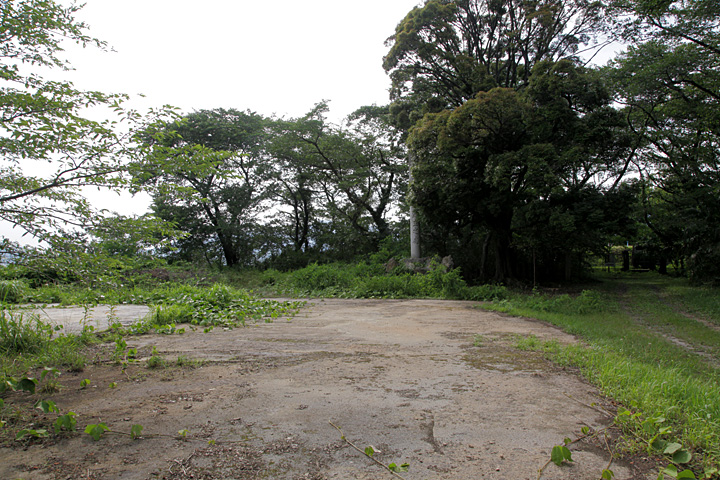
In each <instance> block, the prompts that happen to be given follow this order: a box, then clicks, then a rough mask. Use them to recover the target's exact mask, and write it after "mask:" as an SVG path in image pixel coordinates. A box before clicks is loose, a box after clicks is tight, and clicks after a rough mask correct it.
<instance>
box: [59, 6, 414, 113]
mask: <svg viewBox="0 0 720 480" xmlns="http://www.w3.org/2000/svg"><path fill="white" fill-rule="evenodd" d="M86 2H87V3H86V6H85V8H83V9H82V10H81V11H80V12H79V14H78V18H79V19H81V20H83V21H85V22H86V23H87V24H88V25H89V26H90V33H91V34H92V35H94V36H95V37H97V38H100V39H101V40H105V41H107V42H108V44H109V45H110V46H111V47H112V48H114V50H115V52H100V51H97V50H96V49H84V50H80V51H76V50H75V49H73V50H68V56H69V57H70V60H71V62H72V64H73V65H74V66H75V68H76V71H75V72H73V73H72V74H71V75H70V79H72V80H73V81H74V82H75V84H76V86H77V87H79V88H83V89H94V90H101V91H107V92H122V93H128V94H131V95H132V94H137V93H142V94H144V95H146V96H147V100H146V102H147V103H148V104H149V105H155V106H159V105H163V104H170V105H174V106H177V107H180V108H181V109H182V110H183V111H184V112H189V111H192V110H194V109H210V108H217V107H224V108H237V109H240V110H246V109H250V110H253V111H256V112H257V113H260V114H263V115H272V114H277V115H278V116H300V115H303V114H304V113H306V112H307V111H309V110H310V109H311V108H312V107H313V105H315V104H316V103H317V102H319V101H321V100H323V99H326V100H330V110H331V116H332V118H333V119H337V120H339V119H341V118H342V117H344V116H346V115H347V114H349V113H351V112H352V111H353V110H355V109H356V108H358V107H360V106H363V105H368V104H373V103H377V104H384V103H387V102H388V94H387V89H388V87H389V85H390V82H389V79H388V77H387V75H386V74H385V72H384V70H383V69H382V58H383V56H384V55H385V53H386V52H387V47H385V46H384V41H385V39H386V38H387V37H389V36H390V35H392V34H393V33H394V31H395V26H396V25H397V24H398V23H399V22H400V21H401V20H402V19H403V17H404V16H405V14H407V12H409V11H410V10H411V9H412V8H413V7H414V6H416V5H417V4H418V3H419V0H363V1H342V0H302V1H300V0H273V1H259V0H253V1H248V0H235V1H233V0H204V1H202V2H199V1H197V0H193V1H188V0H86Z"/></svg>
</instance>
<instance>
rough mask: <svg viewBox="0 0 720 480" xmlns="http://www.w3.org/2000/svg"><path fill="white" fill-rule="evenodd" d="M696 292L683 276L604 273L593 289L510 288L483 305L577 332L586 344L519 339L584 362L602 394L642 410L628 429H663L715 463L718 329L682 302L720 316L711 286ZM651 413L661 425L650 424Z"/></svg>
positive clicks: (719, 451) (648, 433) (649, 434)
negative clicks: (565, 291) (696, 316)
mask: <svg viewBox="0 0 720 480" xmlns="http://www.w3.org/2000/svg"><path fill="white" fill-rule="evenodd" d="M692 291H693V290H692V288H691V287H689V286H688V285H687V283H686V282H685V281H683V280H680V279H670V278H665V277H660V276H656V275H653V274H644V275H643V276H631V275H627V276H621V277H614V278H612V277H609V276H607V277H605V278H604V282H603V283H602V284H601V285H599V286H598V287H597V289H596V290H593V291H583V292H582V293H580V294H579V295H557V294H542V293H539V292H533V293H532V294H529V295H527V294H513V295H511V296H510V297H509V298H508V299H505V300H503V301H500V302H496V303H493V304H486V305H484V306H483V308H486V309H489V310H496V311H501V312H506V313H510V314H512V315H518V316H526V317H533V318H538V319H541V320H545V321H547V322H549V323H552V324H554V325H557V326H559V327H561V328H562V329H563V330H565V331H567V332H569V333H572V334H575V335H578V336H579V337H580V338H581V339H582V340H583V341H584V345H571V346H560V345H559V344H557V343H556V344H545V343H543V342H539V341H538V340H537V339H533V338H529V339H524V340H522V341H521V342H520V343H519V345H518V346H519V347H520V348H526V349H532V350H544V351H546V352H548V354H549V356H550V357H551V358H552V359H553V360H554V361H556V362H558V363H561V364H567V365H573V366H577V367H579V368H580V369H581V371H582V373H583V375H584V376H585V377H587V378H588V379H589V380H590V381H591V382H593V383H594V384H596V385H598V386H599V387H600V388H601V390H602V392H603V393H604V394H606V395H608V396H609V397H612V398H613V399H615V400H617V401H619V402H621V403H622V404H624V405H625V406H627V408H628V409H629V410H632V411H633V412H638V413H639V414H638V415H637V416H636V417H635V419H634V421H632V422H628V423H627V425H626V426H628V425H632V426H628V427H627V428H630V429H635V430H636V431H635V430H633V432H634V433H638V434H640V435H641V436H643V438H645V439H646V440H648V441H650V440H652V439H653V436H655V435H657V433H658V432H659V431H660V429H662V428H666V430H663V431H664V432H666V433H667V434H668V435H670V436H672V438H674V439H678V440H679V441H680V442H681V443H682V445H683V446H684V447H686V448H689V449H691V450H693V451H694V452H695V460H694V461H695V462H699V463H703V464H704V465H706V466H713V465H717V464H718V462H720V369H719V368H720V367H719V364H718V354H719V353H720V350H719V348H720V336H718V332H717V331H716V330H714V329H712V328H710V327H709V326H708V325H707V324H706V323H703V322H699V321H697V320H693V319H692V318H689V317H688V316H687V314H686V311H685V306H686V305H697V308H698V311H702V312H703V314H704V315H707V318H708V321H709V322H713V323H715V322H717V321H720V318H719V317H717V316H716V315H717V313H715V311H714V310H713V309H712V308H708V307H707V306H708V305H714V302H712V301H710V300H709V297H708V296H707V294H706V293H703V294H702V295H697V294H695V293H691V294H688V292H692ZM716 295H717V291H716ZM698 298H701V299H702V300H700V301H699V300H698ZM702 302H705V303H702ZM651 419H655V420H653V421H655V424H653V425H656V424H657V425H656V427H652V426H651V427H648V425H649V424H650V423H649V422H650V420H651ZM657 419H662V421H661V422H660V421H657ZM668 432H672V433H671V434H670V433H668ZM646 446H647V445H646ZM647 448H648V449H650V450H651V451H652V447H650V446H647ZM659 453H662V452H659ZM698 471H699V470H698Z"/></svg>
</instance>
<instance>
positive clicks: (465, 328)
mask: <svg viewBox="0 0 720 480" xmlns="http://www.w3.org/2000/svg"><path fill="white" fill-rule="evenodd" d="M48 310H49V309H48ZM66 310H67V309H66ZM117 313H118V312H116V315H117ZM135 313H138V314H140V316H142V315H141V312H135ZM135 313H133V315H134V314H135ZM99 316H100V317H103V314H102V313H101V314H100V315H99ZM105 316H106V315H105ZM123 321H130V320H129V317H128V318H124V320H123ZM76 323H77V321H76ZM528 334H533V335H536V336H538V337H540V338H541V339H550V338H553V339H557V340H558V341H559V342H565V343H569V342H574V341H576V340H575V339H574V338H573V337H571V336H569V335H567V334H564V333H563V332H561V331H560V330H557V329H555V328H553V327H550V326H547V325H545V324H543V323H541V322H536V321H531V320H524V319H518V318H511V317H504V316H500V315H497V314H493V313H488V312H484V311H482V310H479V309H477V308H474V304H472V303H470V302H451V301H434V300H316V301H312V302H309V303H308V305H307V306H306V307H304V308H303V309H302V310H301V311H300V313H299V314H298V315H297V316H296V317H294V318H292V319H289V320H288V319H282V320H276V321H275V322H274V323H263V324H257V325H253V326H248V327H247V328H238V329H234V330H224V329H215V330H213V331H211V332H209V333H203V332H202V331H195V332H191V331H188V332H187V333H185V334H183V335H172V336H158V335H146V336H140V337H131V338H128V339H127V341H128V346H129V347H136V348H138V349H139V352H140V355H139V356H140V357H145V358H147V357H148V356H149V355H150V351H151V350H152V348H153V347H155V348H156V350H157V352H159V354H160V355H162V356H163V357H164V358H165V359H167V360H168V363H169V364H170V365H172V366H168V367H166V368H156V369H148V368H147V362H145V361H143V358H140V361H138V362H136V363H135V364H131V365H130V366H129V367H128V368H127V369H126V370H125V371H124V372H123V371H122V367H121V366H119V365H116V364H112V363H108V362H105V363H99V364H94V365H89V366H88V367H87V368H86V369H85V370H84V371H83V372H78V373H64V374H63V375H62V376H61V377H60V383H61V384H62V385H63V386H64V388H62V389H61V390H60V391H59V392H57V393H53V394H45V395H42V398H50V399H52V400H54V401H55V402H56V403H57V406H58V408H59V409H60V410H61V412H66V411H73V412H76V413H77V414H78V427H79V428H78V429H79V430H82V429H84V427H85V425H87V424H90V423H99V422H104V423H106V424H107V426H108V427H109V428H110V429H111V430H113V431H115V432H121V433H125V434H126V433H129V432H130V428H131V425H133V424H141V425H142V426H143V427H144V429H143V434H144V437H143V438H141V439H136V440H133V439H131V438H130V437H129V436H128V435H125V434H106V435H105V436H104V437H103V438H101V439H100V440H99V441H97V442H95V441H93V440H92V438H90V436H88V435H85V434H73V435H68V436H66V437H61V438H54V439H50V440H45V441H43V442H37V441H31V442H28V443H22V442H14V443H13V444H12V445H11V446H9V447H8V446H6V447H3V448H0V478H2V479H15V478H24V479H76V478H78V479H79V478H93V479H260V478H272V479H289V480H301V479H313V480H329V479H364V480H365V479H384V478H388V479H391V478H396V477H394V476H393V475H392V474H391V473H390V472H388V471H387V470H383V469H382V468H381V467H380V466H378V465H377V464H375V463H374V462H373V461H371V460H370V459H368V458H366V457H364V456H363V455H362V454H360V453H358V452H357V451H356V450H354V449H353V448H352V447H351V446H350V445H348V443H346V442H345V441H343V439H342V438H341V434H340V432H338V430H336V428H335V427H334V426H332V425H331V424H330V422H332V423H333V424H334V425H336V426H338V427H339V428H341V429H342V432H343V433H344V435H345V438H346V439H347V440H348V441H350V442H352V443H354V444H355V445H356V446H358V447H359V448H361V449H364V448H365V447H367V446H368V445H372V446H373V447H374V448H375V449H376V450H378V453H376V454H375V458H377V460H378V461H380V462H382V463H383V464H385V465H387V464H389V463H391V462H394V463H396V464H398V465H400V464H402V463H408V464H409V471H408V472H405V473H401V475H402V477H403V478H405V479H407V480H411V479H416V480H431V479H454V480H458V479H459V480H463V479H497V480H500V479H504V480H522V479H536V478H538V469H539V468H540V467H542V466H543V465H545V464H546V462H547V461H548V460H549V458H550V452H551V450H552V447H553V446H554V445H558V444H561V443H562V442H563V439H564V438H566V437H571V438H573V439H574V438H577V437H579V436H580V431H581V428H582V427H583V426H590V427H592V428H597V429H599V428H603V427H604V426H606V425H608V423H609V422H610V417H609V416H607V415H603V413H602V411H601V410H602V408H601V407H602V406H603V405H604V400H603V399H602V398H601V397H600V396H599V394H598V392H597V390H596V389H595V388H594V387H592V386H590V385H589V384H587V383H586V382H585V381H583V380H582V379H580V378H579V377H578V376H577V375H576V374H574V373H573V372H570V371H566V370H563V369H560V368H558V367H557V366H555V365H553V364H551V363H549V362H547V361H546V360H544V359H543V358H542V356H540V355H538V354H535V353H529V352H522V351H519V350H516V349H515V348H513V347H512V344H513V341H514V338H515V335H528ZM178 356H185V357H183V358H189V359H198V360H203V363H202V364H201V365H200V366H195V367H194V368H192V367H188V366H183V367H179V366H175V365H174V360H175V359H176V358H177V357H178ZM83 379H89V380H90V386H89V387H87V388H81V385H80V382H81V381H82V380H83ZM112 382H114V383H116V384H117V386H115V387H114V388H111V387H110V384H111V383H112ZM35 397H37V398H40V397H41V395H39V394H38V395H36V396H35ZM35 397H32V398H30V399H29V398H27V395H26V394H20V393H17V394H13V395H12V396H10V397H8V398H6V403H7V402H9V403H10V404H12V402H28V401H34V399H35ZM594 404H596V405H597V406H595V407H593V405H594ZM40 420H41V419H39V420H38V421H40ZM46 421H47V420H46ZM183 429H186V430H188V431H189V433H188V434H187V436H186V438H185V439H180V438H178V437H177V432H178V431H180V430H183ZM571 449H572V451H573V459H574V462H573V463H572V464H570V465H564V466H562V467H557V466H555V465H554V464H550V465H549V466H548V467H547V468H546V470H545V471H544V473H543V475H542V478H543V479H557V480H564V479H568V480H569V479H574V480H585V479H588V480H590V479H593V480H595V479H598V478H599V477H600V474H601V471H602V469H603V468H606V467H607V464H608V459H609V455H608V454H607V453H606V452H604V451H603V450H602V449H600V448H599V447H598V445H594V444H593V443H592V442H585V443H583V442H580V443H578V444H574V445H573V446H572V447H571ZM611 468H612V470H613V471H614V472H615V478H616V479H644V478H655V477H651V476H643V474H641V473H639V471H638V470H636V469H635V467H634V465H633V463H632V462H630V461H626V462H615V463H614V464H613V465H612V467H611Z"/></svg>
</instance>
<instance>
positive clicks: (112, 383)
mask: <svg viewBox="0 0 720 480" xmlns="http://www.w3.org/2000/svg"><path fill="white" fill-rule="evenodd" d="M115 387H117V383H115V382H110V385H108V388H115Z"/></svg>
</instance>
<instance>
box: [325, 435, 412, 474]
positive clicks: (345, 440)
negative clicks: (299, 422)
mask: <svg viewBox="0 0 720 480" xmlns="http://www.w3.org/2000/svg"><path fill="white" fill-rule="evenodd" d="M328 423H329V424H330V425H332V426H333V427H335V428H336V429H337V431H338V432H340V438H341V439H342V440H343V441H344V442H345V443H347V444H348V445H350V446H351V447H352V448H354V449H355V450H357V451H358V452H360V453H362V454H363V455H365V456H366V457H367V458H369V459H370V460H372V461H373V462H375V463H377V464H378V465H380V466H381V467H382V468H383V469H385V470H387V471H388V472H390V474H391V475H393V476H395V477H397V478H400V479H402V480H405V477H403V476H401V475H398V474H397V473H395V472H393V471H392V470H390V467H388V466H387V465H385V464H384V463H382V462H380V461H378V460H377V459H376V458H373V457H371V456H370V455H368V454H367V453H366V452H365V450H362V449H360V448H358V447H357V446H356V445H355V444H354V443H352V442H351V441H350V440H348V439H347V438H345V434H344V433H343V431H342V430H340V427H338V426H337V425H335V424H334V423H332V422H328Z"/></svg>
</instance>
